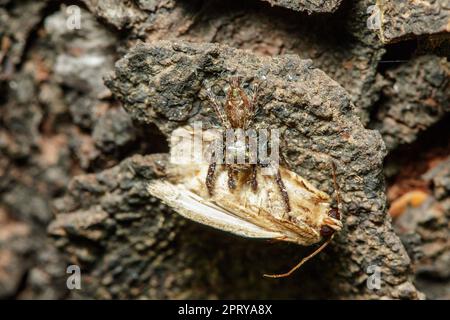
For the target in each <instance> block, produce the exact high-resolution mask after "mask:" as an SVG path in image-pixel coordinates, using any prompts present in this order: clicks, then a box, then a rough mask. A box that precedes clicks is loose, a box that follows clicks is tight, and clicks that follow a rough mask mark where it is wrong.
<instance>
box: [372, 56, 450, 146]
mask: <svg viewBox="0 0 450 320" xmlns="http://www.w3.org/2000/svg"><path fill="white" fill-rule="evenodd" d="M449 79H450V64H449V62H448V61H447V59H446V58H440V57H437V56H433V55H424V56H420V57H418V58H414V59H412V60H411V61H409V62H408V63H405V64H403V65H401V66H399V67H397V68H394V69H392V70H389V71H388V72H387V74H386V79H385V81H386V83H385V85H384V88H383V92H382V96H381V99H380V102H379V104H378V108H377V109H376V111H375V116H374V121H373V122H372V124H371V125H372V126H373V127H374V128H375V129H377V130H379V131H380V133H381V134H382V135H383V139H384V141H385V143H386V147H387V148H388V149H390V150H392V149H395V148H397V147H398V146H399V145H402V144H408V143H412V142H414V141H415V140H416V138H417V136H418V135H419V133H420V132H421V131H424V130H426V129H427V128H429V127H430V126H432V125H433V124H435V123H436V122H438V121H439V120H441V119H442V118H443V117H444V116H445V115H446V114H447V113H448V112H449V111H450V102H449V101H450V81H449Z"/></svg>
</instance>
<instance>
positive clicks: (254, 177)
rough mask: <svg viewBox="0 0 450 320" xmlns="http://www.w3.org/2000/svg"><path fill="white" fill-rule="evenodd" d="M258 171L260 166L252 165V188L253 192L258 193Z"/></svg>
mask: <svg viewBox="0 0 450 320" xmlns="http://www.w3.org/2000/svg"><path fill="white" fill-rule="evenodd" d="M257 170H258V166H257V165H256V164H253V165H252V172H251V173H250V179H249V180H250V185H251V187H252V190H253V191H256V190H257V189H258V181H257V180H256V175H257V172H258V171H257Z"/></svg>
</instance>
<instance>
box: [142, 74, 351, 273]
mask: <svg viewBox="0 0 450 320" xmlns="http://www.w3.org/2000/svg"><path fill="white" fill-rule="evenodd" d="M208 96H209V98H210V100H211V103H212V105H213V108H214V111H215V112H216V114H217V116H218V118H219V119H220V121H221V124H222V125H223V126H224V127H225V128H228V129H230V128H231V129H247V128H249V127H250V126H251V125H252V121H253V120H252V117H253V114H254V112H255V110H256V108H255V103H256V93H255V92H254V96H253V97H252V98H249V97H248V96H247V94H246V92H245V91H244V90H243V89H242V88H241V87H240V85H239V81H237V80H235V79H233V80H232V81H231V84H230V87H229V90H228V92H227V94H226V101H225V103H224V105H223V108H222V107H221V105H220V104H219V103H218V102H217V101H216V100H215V99H214V98H213V97H212V94H211V93H210V92H209V93H208ZM221 135H223V132H222V133H221V132H218V131H215V130H205V131H203V130H195V128H193V127H192V126H185V127H180V128H178V129H176V130H175V131H174V132H173V134H172V139H171V153H172V151H173V152H174V153H175V154H176V153H177V152H176V150H178V153H181V154H183V155H185V156H186V154H188V153H189V151H192V149H193V141H201V145H202V150H210V147H211V146H212V145H213V144H214V142H215V141H217V139H218V138H219V137H220V136H221ZM199 136H200V137H199ZM246 141H248V140H245V139H244V142H243V143H241V144H240V145H236V142H233V143H231V144H227V146H224V147H223V151H224V153H226V152H227V151H228V150H227V149H229V148H235V149H236V148H237V149H239V148H240V150H241V152H243V153H245V155H243V158H244V159H247V158H248V157H247V153H248V151H249V144H248V143H247V142H246ZM194 149H195V148H194ZM213 150H216V152H217V148H216V149H213ZM214 152H215V151H212V152H210V155H212V156H214ZM187 158H188V159H187V161H181V162H177V161H171V162H170V163H169V164H168V165H167V168H166V176H165V177H164V179H159V180H153V181H151V182H150V183H149V184H148V188H147V190H148V192H149V193H150V194H151V195H152V196H155V197H157V198H159V199H161V200H162V201H163V202H164V203H165V204H167V205H168V206H170V207H172V208H173V209H174V210H175V211H176V212H178V213H179V214H180V215H182V216H184V217H186V218H188V219H191V220H193V221H196V222H199V223H202V224H205V225H208V226H210V227H213V228H216V229H220V230H223V231H227V232H231V233H233V234H236V235H239V236H243V237H248V238H262V239H276V240H281V241H288V242H293V243H297V244H299V245H303V246H309V245H313V244H317V243H320V242H323V243H322V244H321V246H320V247H319V248H317V249H316V250H315V251H314V252H313V253H311V254H310V255H308V256H307V257H305V258H304V259H302V260H301V261H300V262H299V263H298V264H297V265H296V266H294V267H293V268H292V269H291V270H290V271H288V272H286V273H282V274H273V275H269V274H265V275H264V276H266V277H272V278H279V277H286V276H289V275H291V274H292V273H293V272H294V271H295V270H297V269H298V268H300V267H301V266H302V265H303V264H304V263H305V262H306V261H308V260H309V259H311V258H312V257H313V256H315V255H316V254H318V253H319V252H320V251H322V250H323V249H324V248H325V247H326V246H327V245H328V243H330V242H331V240H332V238H333V236H334V234H335V232H336V231H340V230H341V229H342V222H341V221H340V213H339V210H338V208H332V207H331V202H332V199H331V197H330V196H329V195H328V194H326V193H325V192H322V191H320V190H318V189H317V188H315V187H314V186H313V185H312V184H311V183H309V182H308V181H307V180H306V179H304V178H302V177H301V176H299V175H298V174H296V173H295V172H293V171H291V170H289V169H287V168H286V167H284V166H279V167H278V168H277V169H276V170H275V172H274V174H272V175H270V174H261V170H262V169H263V168H264V167H265V166H266V165H267V164H266V165H264V164H262V163H260V162H258V161H256V163H252V164H227V163H219V164H218V163H217V161H216V162H215V161H212V160H211V158H210V159H208V160H207V161H189V159H192V158H190V157H187ZM216 159H217V158H216ZM219 160H220V159H219ZM332 169H333V170H332V171H333V181H334V185H335V190H336V194H337V196H338V197H337V202H338V204H339V203H340V197H339V189H338V187H337V183H336V178H335V166H334V163H333V162H332Z"/></svg>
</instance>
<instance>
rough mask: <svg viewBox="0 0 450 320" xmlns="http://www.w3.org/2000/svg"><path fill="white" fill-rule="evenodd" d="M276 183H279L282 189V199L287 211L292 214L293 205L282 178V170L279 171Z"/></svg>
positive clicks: (279, 187)
mask: <svg viewBox="0 0 450 320" xmlns="http://www.w3.org/2000/svg"><path fill="white" fill-rule="evenodd" d="M275 181H276V182H277V185H278V189H280V193H281V197H282V198H283V201H284V205H285V207H286V211H287V212H290V211H291V205H290V204H289V195H288V193H287V191H286V186H285V185H284V182H283V179H282V178H281V174H280V169H278V170H277V174H276V176H275Z"/></svg>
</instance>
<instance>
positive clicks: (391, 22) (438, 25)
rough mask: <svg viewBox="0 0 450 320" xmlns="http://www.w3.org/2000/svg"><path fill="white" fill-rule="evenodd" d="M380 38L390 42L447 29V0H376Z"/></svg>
mask: <svg viewBox="0 0 450 320" xmlns="http://www.w3.org/2000/svg"><path fill="white" fill-rule="evenodd" d="M376 5H377V6H378V7H379V12H380V22H381V24H380V29H379V32H380V38H381V39H382V41H383V42H393V41H398V40H401V39H404V38H409V37H414V36H420V35H432V34H437V33H442V32H450V1H449V0H427V1H408V0H397V1H388V0H378V1H377V3H376Z"/></svg>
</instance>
